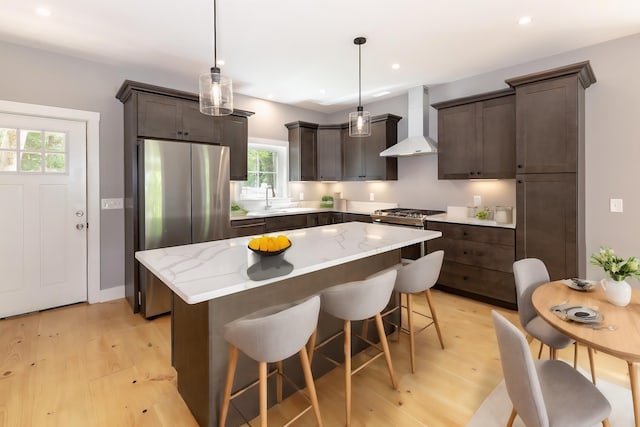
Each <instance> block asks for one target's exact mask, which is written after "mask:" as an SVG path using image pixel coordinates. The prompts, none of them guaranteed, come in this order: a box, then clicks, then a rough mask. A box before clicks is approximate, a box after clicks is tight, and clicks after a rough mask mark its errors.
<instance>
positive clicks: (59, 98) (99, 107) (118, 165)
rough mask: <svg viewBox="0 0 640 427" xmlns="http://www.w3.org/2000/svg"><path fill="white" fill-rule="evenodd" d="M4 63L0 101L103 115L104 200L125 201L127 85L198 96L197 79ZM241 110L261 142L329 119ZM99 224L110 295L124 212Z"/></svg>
mask: <svg viewBox="0 0 640 427" xmlns="http://www.w3.org/2000/svg"><path fill="white" fill-rule="evenodd" d="M0 57H1V58H5V59H7V60H5V61H3V62H2V74H1V76H2V78H0V99H3V100H7V101H15V102H26V103H32V104H40V105H49V106H55V107H65V108H72V109H77V110H88V111H96V112H99V113H100V198H121V197H123V196H124V189H123V180H124V176H123V174H124V172H123V109H122V104H121V103H120V101H118V100H117V99H116V98H115V94H116V92H117V91H118V88H119V87H120V85H122V82H123V81H124V80H126V79H129V80H136V81H141V82H145V83H152V84H157V85H160V86H166V87H171V88H175V89H181V90H186V91H190V92H197V91H198V76H186V77H185V76H183V75H172V74H168V73H166V72H164V71H162V70H152V69H144V68H139V67H136V68H126V67H119V66H115V65H105V64H99V63H96V62H91V61H86V60H84V59H81V58H76V57H71V56H66V55H60V54H56V53H51V52H46V51H42V50H38V49H32V48H26V47H22V46H17V45H14V44H8V43H2V42H0ZM8 58H11V59H10V60H8ZM205 71H206V70H205ZM236 108H240V109H246V110H250V111H255V112H256V114H255V116H252V117H251V118H250V119H249V134H250V136H256V137H261V138H270V139H280V140H286V139H287V132H286V128H285V127H284V123H286V122H289V121H295V120H308V121H312V122H320V121H322V120H324V119H325V115H324V114H321V113H316V112H312V111H308V110H303V109H300V108H294V107H290V106H287V105H283V104H277V103H273V102H268V101H261V100H258V99H253V98H249V97H245V96H241V95H238V96H237V98H236ZM91 208H93V209H99V206H94V207H89V209H91ZM100 222H101V224H100V226H101V227H100V256H101V259H100V279H101V280H100V287H101V289H107V288H111V287H114V286H119V285H122V284H123V283H124V258H123V246H124V212H123V211H122V210H105V211H101V215H100Z"/></svg>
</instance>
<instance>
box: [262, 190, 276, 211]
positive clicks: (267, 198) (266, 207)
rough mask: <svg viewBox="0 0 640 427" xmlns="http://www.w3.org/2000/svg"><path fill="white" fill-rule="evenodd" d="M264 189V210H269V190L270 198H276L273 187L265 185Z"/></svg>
mask: <svg viewBox="0 0 640 427" xmlns="http://www.w3.org/2000/svg"><path fill="white" fill-rule="evenodd" d="M264 189H265V192H264V197H265V204H264V208H265V209H269V208H270V207H271V205H270V204H269V190H271V197H276V192H275V190H274V189H273V187H272V186H270V185H267V186H266V187H265V188H264Z"/></svg>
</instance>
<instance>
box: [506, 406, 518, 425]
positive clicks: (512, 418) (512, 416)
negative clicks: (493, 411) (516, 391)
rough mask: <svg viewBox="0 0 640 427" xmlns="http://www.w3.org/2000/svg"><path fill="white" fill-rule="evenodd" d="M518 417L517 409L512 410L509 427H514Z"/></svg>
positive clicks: (508, 422)
mask: <svg viewBox="0 0 640 427" xmlns="http://www.w3.org/2000/svg"><path fill="white" fill-rule="evenodd" d="M516 415H518V413H517V412H516V408H513V409H511V415H509V420H508V421H507V427H511V426H512V425H513V422H514V421H515V420H516Z"/></svg>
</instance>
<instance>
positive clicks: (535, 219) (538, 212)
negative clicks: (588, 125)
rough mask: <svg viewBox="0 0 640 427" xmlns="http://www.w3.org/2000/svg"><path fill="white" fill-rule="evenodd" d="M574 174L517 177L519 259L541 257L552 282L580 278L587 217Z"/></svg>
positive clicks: (517, 256) (517, 250)
mask: <svg viewBox="0 0 640 427" xmlns="http://www.w3.org/2000/svg"><path fill="white" fill-rule="evenodd" d="M577 188H578V180H577V175H576V174H574V173H556V174H550V173H545V174H523V175H518V176H517V177H516V205H517V211H516V215H517V222H516V223H517V224H518V226H517V229H516V230H517V231H516V258H517V259H522V258H539V259H541V260H542V261H543V262H544V263H545V265H546V266H547V270H548V271H549V276H550V277H551V280H559V279H565V278H568V277H577V276H578V272H579V271H580V270H579V268H578V260H579V257H578V247H579V245H580V243H579V242H582V244H584V235H583V234H581V233H580V232H579V230H584V227H583V226H581V227H579V226H578V225H579V223H581V222H582V219H583V218H584V209H579V208H578V206H583V202H582V201H581V200H578V191H577Z"/></svg>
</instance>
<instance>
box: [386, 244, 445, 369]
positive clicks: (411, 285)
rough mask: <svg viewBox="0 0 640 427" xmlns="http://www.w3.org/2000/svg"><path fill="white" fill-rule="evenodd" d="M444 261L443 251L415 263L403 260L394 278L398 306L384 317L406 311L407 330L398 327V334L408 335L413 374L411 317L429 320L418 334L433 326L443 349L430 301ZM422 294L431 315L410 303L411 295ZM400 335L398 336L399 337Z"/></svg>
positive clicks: (434, 312) (431, 301)
mask: <svg viewBox="0 0 640 427" xmlns="http://www.w3.org/2000/svg"><path fill="white" fill-rule="evenodd" d="M443 259H444V251H435V252H432V253H430V254H428V255H425V256H423V257H422V258H418V259H417V260H415V261H409V260H407V261H405V260H403V266H402V267H400V268H398V277H397V278H396V285H395V287H394V290H395V291H396V292H398V293H399V294H400V298H399V299H400V301H399V304H398V305H397V306H396V307H394V308H393V309H391V310H389V311H388V312H386V313H384V315H387V314H390V313H391V312H393V311H396V310H399V309H401V308H406V309H407V323H408V325H407V330H404V329H403V328H402V327H401V325H400V326H399V332H405V333H407V334H408V335H409V352H410V358H411V372H415V361H414V359H415V339H414V337H415V332H414V327H413V315H414V313H416V314H419V315H421V316H423V317H426V318H428V319H430V320H431V322H430V323H428V324H427V325H426V326H425V327H423V328H422V329H420V330H419V331H418V332H422V331H423V330H425V329H426V328H428V327H429V326H431V325H434V326H435V328H436V332H437V333H438V339H439V340H440V347H442V349H444V341H443V340H442V333H441V332H440V324H439V323H438V318H437V316H436V311H435V309H434V307H433V300H432V299H431V288H432V287H433V285H435V284H436V282H437V281H438V277H439V276H440V269H441V268H442V260H443ZM421 292H424V295H425V297H426V299H427V304H428V305H429V311H430V312H431V315H430V316H429V315H427V314H423V313H420V312H417V311H415V310H414V309H413V303H412V301H411V295H412V294H417V293H421ZM403 294H404V295H406V299H407V305H406V307H405V306H403V305H402V295H403ZM399 336H400V335H398V337H399Z"/></svg>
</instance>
